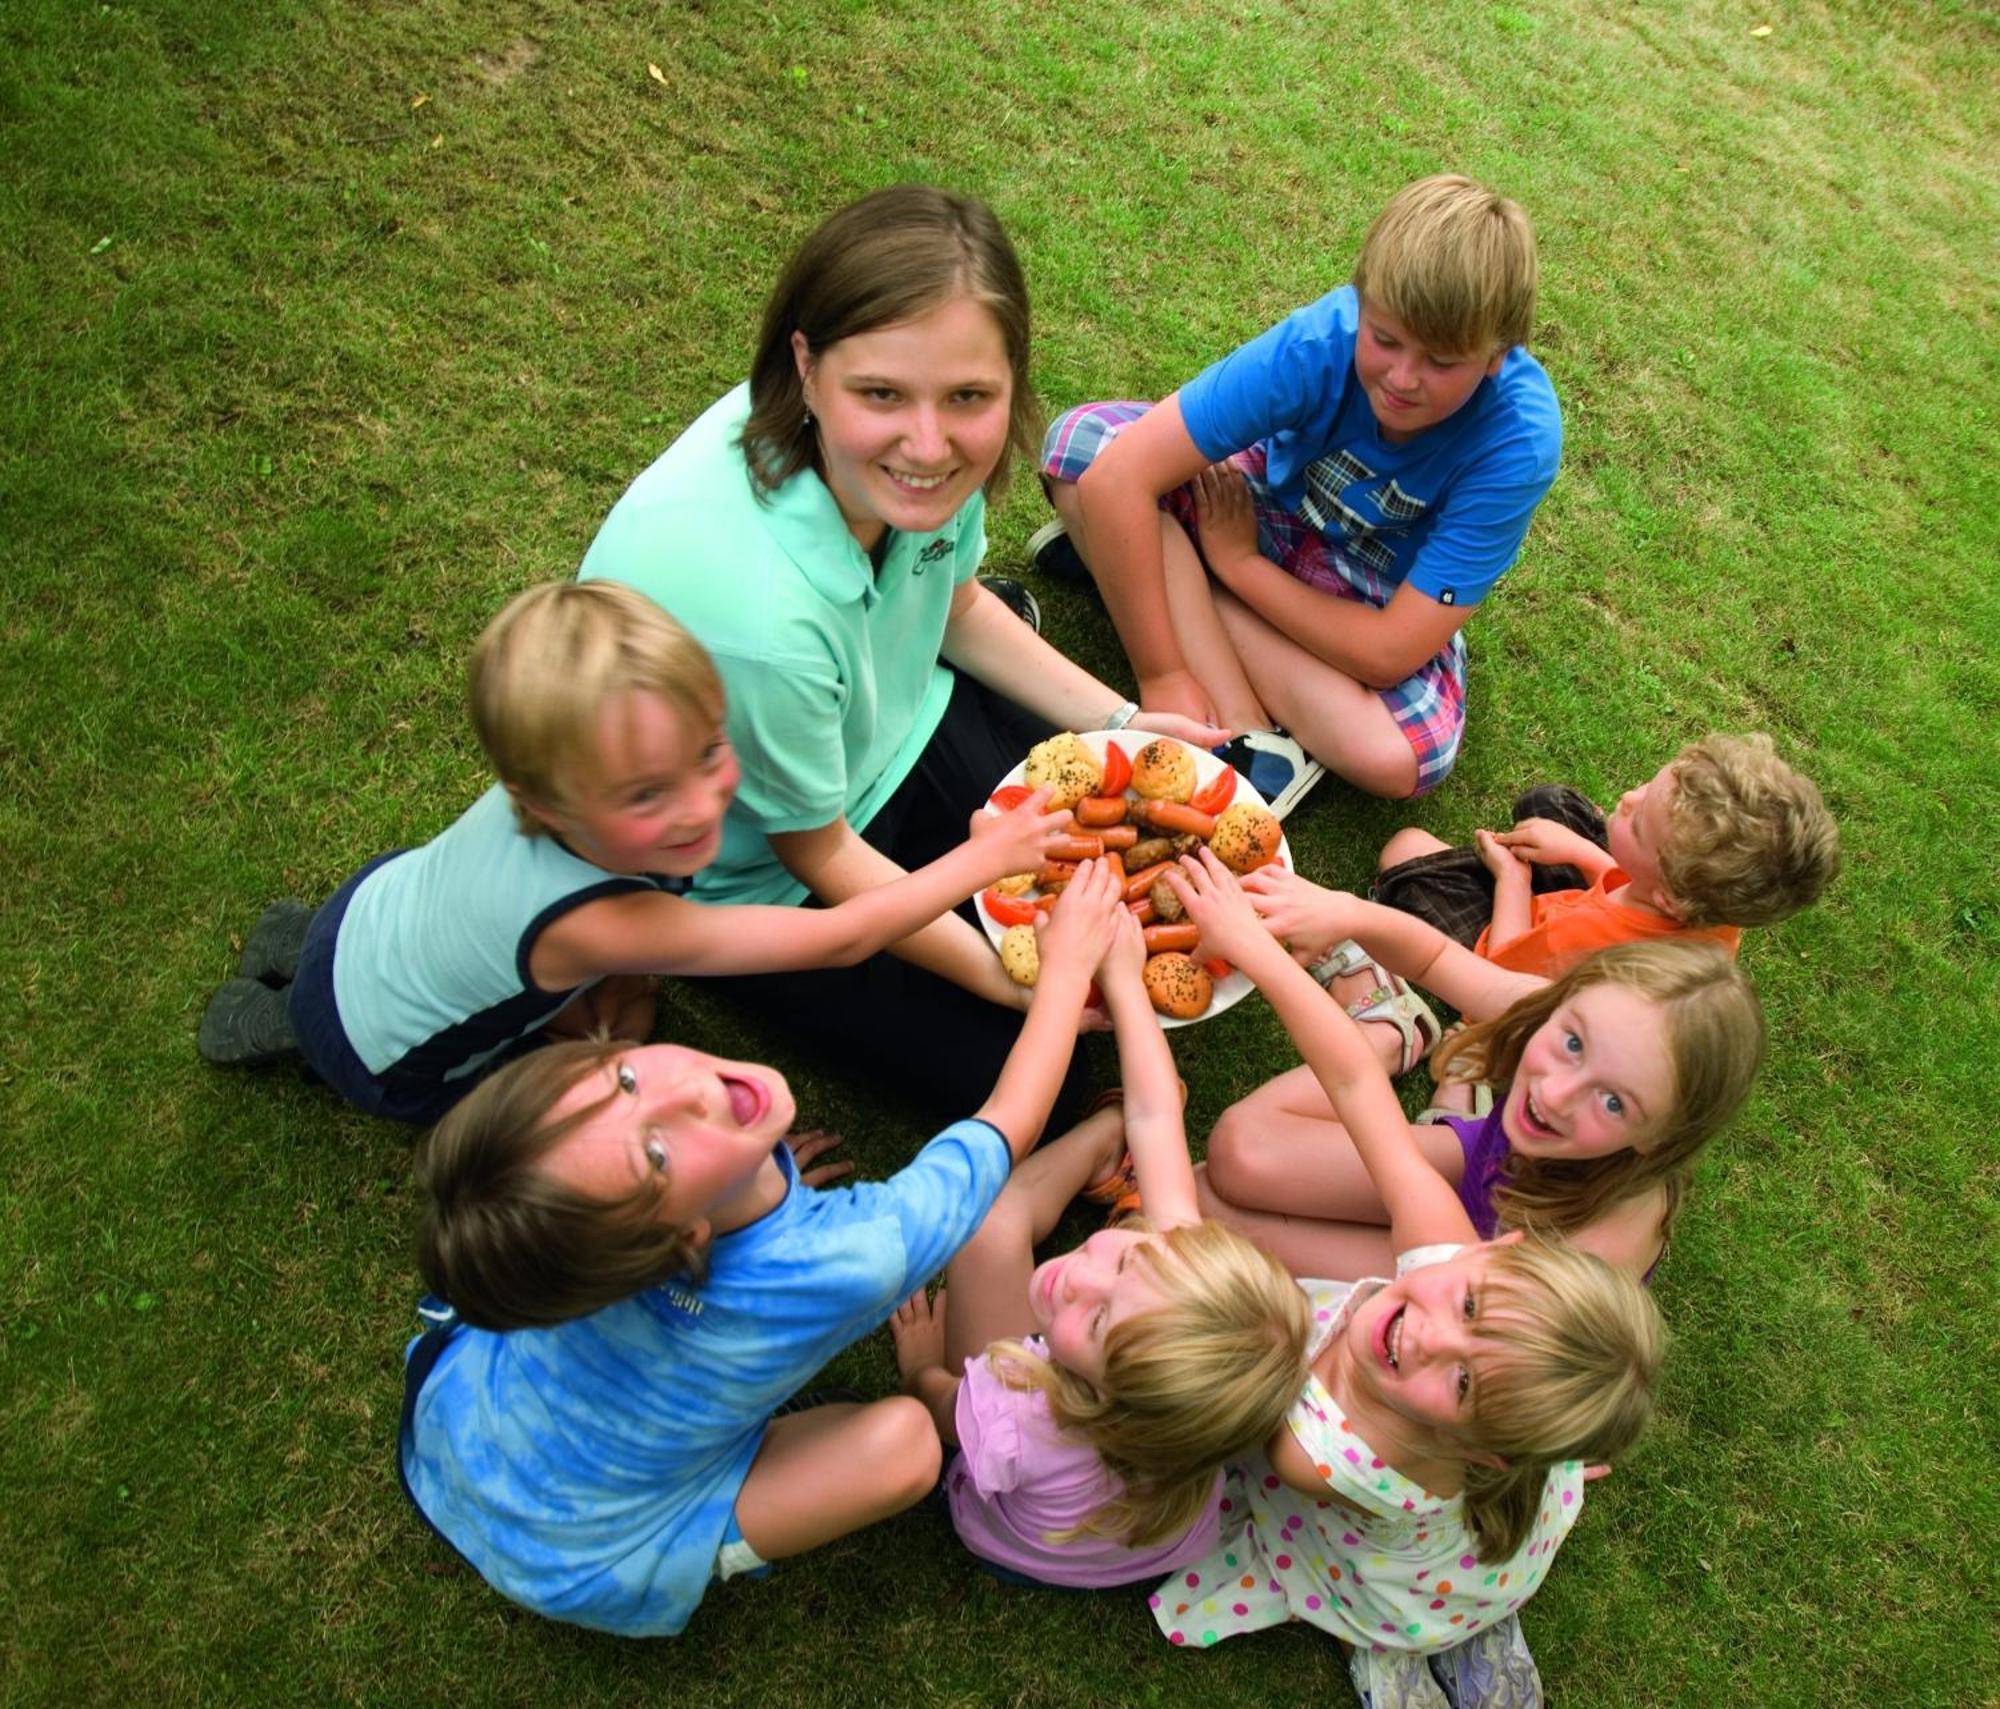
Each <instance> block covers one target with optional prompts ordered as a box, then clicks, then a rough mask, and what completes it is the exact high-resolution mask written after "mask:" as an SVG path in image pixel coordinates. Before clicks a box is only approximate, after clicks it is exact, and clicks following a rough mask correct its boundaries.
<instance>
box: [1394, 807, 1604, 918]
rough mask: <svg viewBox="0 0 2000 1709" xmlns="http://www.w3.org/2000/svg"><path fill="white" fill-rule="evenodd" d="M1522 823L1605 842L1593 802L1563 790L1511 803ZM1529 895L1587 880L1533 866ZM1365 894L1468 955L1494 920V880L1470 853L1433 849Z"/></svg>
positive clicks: (1569, 870)
mask: <svg viewBox="0 0 2000 1709" xmlns="http://www.w3.org/2000/svg"><path fill="white" fill-rule="evenodd" d="M1523 819H1553V820H1554V821H1555V822H1556V823H1557V824H1559V825H1566V826H1568V827H1569V829H1570V830H1572V831H1575V832H1576V833H1577V834H1578V835H1580V836H1584V837H1588V838H1589V839H1590V840H1591V841H1592V842H1593V843H1595V844H1596V845H1597V846H1598V847H1599V848H1605V847H1607V846H1608V845H1607V844H1606V842H1605V840H1604V815H1603V814H1602V813H1601V812H1599V811H1598V809H1597V806H1596V804H1595V803H1594V802H1592V801H1589V800H1587V799H1586V798H1585V797H1584V796H1583V795H1581V794H1580V793H1578V792H1577V791H1576V790H1574V789H1571V788H1569V787H1568V786H1567V785H1566V784H1560V783H1544V784H1538V785H1537V786H1536V787H1535V788H1533V789H1531V790H1529V791H1528V792H1527V793H1526V794H1525V795H1523V796H1521V797H1520V799H1519V800H1517V801H1516V802H1515V803H1514V823H1515V824H1517V825H1518V824H1519V823H1520V822H1521V821H1522V820H1523ZM1533 888H1534V893H1535V894H1536V895H1537V896H1543V895H1546V894H1547V893H1548V892H1550V891H1552V890H1588V889H1589V888H1590V880H1589V879H1587V878H1585V877H1584V875H1583V874H1582V873H1581V872H1579V871H1578V870H1577V869H1576V868H1575V867H1573V866H1538V867H1536V868H1535V869H1534V882H1533ZM1368 894H1369V895H1370V896H1372V897H1373V898H1374V899H1375V900H1376V901H1377V902H1380V903H1382V904H1383V905H1384V906H1386V907H1390V908H1400V909H1401V910H1402V911H1403V912H1404V913H1405V914H1414V915H1416V917H1417V918H1418V919H1420V920H1423V921H1426V922H1428V923H1429V924H1430V925H1433V926H1435V927H1437V929H1438V930H1439V931H1441V932H1443V933H1444V935H1445V936H1446V937H1448V938H1450V939H1452V940H1453V941H1454V942H1455V943H1461V944H1463V945H1465V947H1466V948H1467V949H1470V948H1471V947H1472V946H1473V945H1474V944H1476V943H1477V942H1478V941H1479V934H1480V933H1481V932H1483V931H1485V930H1486V927H1487V925H1488V924H1489V923H1490V922H1491V921H1492V918H1493V874H1492V873H1490V872H1488V871H1487V870H1486V863H1485V862H1484V861H1483V860H1481V859H1480V858H1479V851H1478V850H1477V849H1474V848H1463V849H1438V850H1436V851H1434V852H1433V853H1431V854H1426V855H1418V856H1417V857H1416V858H1415V859H1414V860H1406V861H1403V862H1401V863H1399V864H1398V865H1396V866H1392V867H1390V868H1389V869H1388V870H1387V871H1385V872H1378V873H1377V874H1376V875H1375V882H1374V883H1373V884H1371V885H1370V886H1369V887H1368Z"/></svg>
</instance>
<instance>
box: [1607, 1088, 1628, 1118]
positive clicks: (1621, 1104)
mask: <svg viewBox="0 0 2000 1709" xmlns="http://www.w3.org/2000/svg"><path fill="white" fill-rule="evenodd" d="M1604 1108H1605V1110H1606V1112H1607V1113H1608V1114H1611V1115H1614V1116H1622V1115H1623V1114H1624V1113H1625V1100H1624V1099H1623V1098H1621V1097H1619V1096H1618V1094H1617V1093H1616V1092H1610V1093H1607V1094H1606V1095H1605V1099H1604Z"/></svg>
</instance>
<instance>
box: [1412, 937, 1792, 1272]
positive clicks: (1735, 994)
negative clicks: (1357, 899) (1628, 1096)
mask: <svg viewBox="0 0 2000 1709" xmlns="http://www.w3.org/2000/svg"><path fill="white" fill-rule="evenodd" d="M1593 985H1616V986H1618V987H1620V988H1621V989H1623V990H1627V991H1631V992H1635V993H1636V994H1637V995H1639V996H1641V997H1644V998H1646V999H1647V1000H1648V1001H1650V1002H1652V1003H1653V1004H1654V1005H1656V1006H1657V1007H1658V1009H1659V1010H1660V1042H1661V1047H1662V1048H1663V1049H1664V1050H1665V1051H1666V1053H1667V1061H1668V1067H1669V1070H1670V1071H1671V1073H1672V1076H1673V1096H1672V1100H1671V1103H1670V1105H1669V1108H1668V1110H1667V1111H1666V1114H1665V1116H1664V1119H1663V1120H1662V1121H1661V1123H1660V1124H1659V1126H1658V1129H1657V1131H1656V1132H1654V1133H1653V1134H1651V1135H1650V1136H1648V1137H1647V1139H1646V1140H1645V1144H1644V1149H1641V1148H1640V1147H1638V1146H1628V1147H1627V1148H1626V1149H1625V1150H1623V1151H1614V1152H1611V1153H1610V1154H1608V1155H1606V1156H1603V1157H1593V1158H1587V1159H1584V1158H1559V1157H1521V1156H1510V1157H1509V1158H1508V1160H1507V1162H1506V1164H1505V1166H1504V1169H1503V1171H1502V1174H1501V1182H1500V1187H1499V1190H1498V1191H1497V1192H1496V1193H1495V1194H1494V1200H1493V1202H1494V1208H1495V1210H1496V1211H1497V1212H1498V1213H1499V1218H1500V1224H1501V1226H1502V1227H1503V1228H1524V1229H1528V1230H1530V1231H1531V1232H1534V1233H1539V1234H1570V1233H1574V1232H1575V1231H1576V1230H1577V1229H1579V1228H1582V1227H1583V1226H1584V1225H1585V1224H1586V1223H1590V1222H1594V1221H1595V1220H1596V1219H1597V1218H1598V1217H1600V1216H1602V1215H1603V1214H1604V1213H1605V1212H1606V1211H1608V1210H1609V1209H1610V1208H1611V1207H1612V1206H1613V1205H1616V1204H1619V1203H1621V1202H1622V1201H1623V1200H1626V1199H1630V1198H1634V1197H1637V1196H1638V1195H1639V1194H1641V1193H1645V1192H1649V1191H1651V1190H1652V1189H1653V1188H1654V1187H1656V1186H1658V1187H1662V1188H1664V1189H1665V1191H1666V1208H1665V1210H1664V1211H1663V1212H1662V1213H1661V1217H1660V1238H1661V1240H1662V1241H1664V1240H1665V1239H1666V1237H1667V1232H1668V1230H1669V1228H1670V1227H1671V1226H1672V1224H1673V1219H1674V1215H1675V1213H1676V1212H1677V1211H1678V1210H1679V1209H1680V1203H1681V1197H1682V1195H1683V1193H1685V1191H1686V1190H1687V1183H1688V1180H1689V1178H1690V1176H1691V1175H1692V1174H1693V1170H1694V1160H1695V1157H1696V1155H1697V1154H1698V1153H1699V1152H1700V1150H1701V1148H1702V1147H1703V1146H1704V1145H1706V1144H1707V1143H1708V1141H1709V1140H1710V1139H1711V1138H1712V1137H1713V1136H1714V1135H1715V1134H1716V1133H1717V1132H1719V1131H1720V1130H1721V1128H1722V1127H1723V1125H1724V1124H1725V1123H1726V1122H1727V1121H1728V1120H1729V1118H1730V1117H1731V1116H1733V1115H1734V1114H1735V1113H1736V1109H1737V1106H1738V1105H1739V1104H1741V1103H1742V1102H1743V1099H1744V1097H1745V1096H1746V1095H1747V1094H1748V1092H1749V1090H1750V1085H1751V1082H1752V1081H1754V1080H1755V1079H1756V1078H1757V1068H1758V1065H1759V1064H1760V1063H1761V1062H1762V1061H1763V1059H1764V1012H1763V1010H1762V1008H1761V1007H1760V1006H1759V1004H1758V1002H1757V993H1756V991H1755V989H1754V988H1753V987H1752V986H1751V984H1750V981H1749V980H1748V979H1746V978H1744V976H1743V974H1742V971H1741V970H1740V969H1739V968H1738V967H1737V965H1736V963H1735V962H1734V961H1733V960H1732V959H1731V958H1730V956H1729V955H1728V953H1727V952H1726V951H1724V950H1721V949H1718V948H1717V947H1716V946H1715V945H1714V944H1711V943H1696V942H1690V941H1678V942H1677V941H1672V940H1669V941H1666V942H1654V943H1631V944H1614V945H1612V946H1611V947H1610V948H1608V949H1601V950H1599V951H1598V952H1597V953H1596V954H1595V955H1593V956H1591V957H1589V958H1588V959H1587V960H1585V961H1580V962H1578V963H1577V965H1576V966H1575V967H1573V968H1571V969H1570V970H1569V972H1567V973H1565V974H1564V975H1563V976H1562V977H1561V978H1560V979H1557V980H1555V981H1553V982H1552V983H1550V984H1548V985H1546V986H1544V987H1543V988H1542V989H1541V990H1539V991H1535V992H1531V993H1530V994H1529V995H1528V996H1526V997H1523V998H1522V999H1521V1000H1520V1001H1519V1002H1518V1003H1516V1004H1515V1005H1514V1006H1513V1007H1512V1008H1511V1009H1509V1010H1508V1011H1507V1012H1506V1013H1505V1014H1503V1015H1501V1016H1499V1017H1498V1018H1497V1019H1495V1020H1491V1021H1483V1022H1481V1023H1479V1024H1478V1025H1477V1026H1470V1027H1467V1028H1466V1029H1465V1030H1464V1031H1463V1032H1460V1033H1458V1034H1457V1035H1456V1036H1454V1037H1453V1038H1450V1039H1448V1040H1446V1041H1445V1043H1444V1044H1442V1045H1441V1046H1439V1048H1438V1051H1437V1054H1436V1055H1435V1056H1434V1057H1433V1058H1432V1059H1431V1071H1432V1074H1433V1075H1434V1076H1435V1077H1437V1078H1438V1079H1439V1080H1440V1081H1442V1080H1443V1079H1444V1078H1445V1077H1446V1071H1447V1069H1451V1070H1455V1072H1453V1073H1452V1074H1451V1075H1450V1077H1451V1078H1455V1079H1471V1080H1490V1081H1492V1082H1493V1083H1494V1084H1495V1085H1496V1086H1505V1085H1507V1084H1508V1083H1509V1082H1510V1081H1511V1080H1512V1079H1513V1078H1514V1073H1515V1070H1516V1069H1518V1068H1519V1067H1520V1065H1521V1053H1522V1051H1523V1050H1525V1049H1526V1048H1527V1044H1528V1040H1529V1039H1530V1038H1532V1037H1533V1036H1534V1034H1535V1033H1536V1032H1538V1031H1539V1030H1540V1029H1541V1028H1542V1027H1543V1026H1544V1025H1545V1024H1546V1023H1547V1022H1548V1020H1549V1018H1550V1017H1551V1016H1552V1015H1554V1013H1555V1012H1556V1010H1557V1009H1559V1008H1561V1007H1562V1005H1563V1004H1564V1003H1566V1002H1567V1001H1569V999H1570V998H1572V997H1574V996H1575V995H1576V994H1577V993H1578V992H1579V991H1584V990H1588V989H1589V988H1590V987H1591V986H1593Z"/></svg>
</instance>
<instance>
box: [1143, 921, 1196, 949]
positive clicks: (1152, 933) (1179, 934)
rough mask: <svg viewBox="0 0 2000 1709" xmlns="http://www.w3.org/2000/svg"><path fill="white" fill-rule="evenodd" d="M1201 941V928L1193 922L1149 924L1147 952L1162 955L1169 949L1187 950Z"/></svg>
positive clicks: (1147, 929)
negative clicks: (1163, 924)
mask: <svg viewBox="0 0 2000 1709" xmlns="http://www.w3.org/2000/svg"><path fill="white" fill-rule="evenodd" d="M1200 942H1201V928H1200V927H1199V926H1196V925H1192V924H1184V925H1179V926H1148V927H1147V928H1146V953H1147V954H1148V955H1160V954H1162V953H1164V952H1165V951H1167V950H1170V949H1177V950H1180V951H1182V952H1186V951H1188V950H1191V949H1193V948H1194V946H1195V945H1196V944H1198V943H1200Z"/></svg>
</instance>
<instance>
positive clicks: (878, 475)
mask: <svg viewBox="0 0 2000 1709" xmlns="http://www.w3.org/2000/svg"><path fill="white" fill-rule="evenodd" d="M792 355H793V359H794V360H795V361H796V362H797V363H798V368H799V378H800V380H801V382H802V383H803V386H804V391H805V400H806V408H807V409H809V410H811V411H812V413H813V416H814V418H815V420H816V421H817V422H818V424H819V445H820V461H821V463H822V465H823V472H824V475H825V479H826V484H827V488H828V490H829V491H830V492H831V493H832V494H833V498H834V502H835V503H836V504H837V505H839V506H840V514H841V516H842V517H843V518H844V519H845V521H846V523H847V527H848V531H849V532H850V533H852V534H853V536H854V538H855V539H856V541H858V542H859V543H860V545H861V547H862V549H863V550H865V551H872V550H873V549H874V547H875V545H876V543H877V542H878V541H879V540H880V539H881V538H882V535H883V532H884V530H885V529H890V528H895V529H900V530H901V531H902V532H904V533H906V534H926V533H929V532H931V531H932V530H934V529H938V528H942V527H943V526H944V525H945V524H946V523H947V522H949V521H950V520H951V519H952V517H953V516H955V515H956V514H957V513H958V511H959V509H960V508H961V507H962V506H963V505H964V503H965V501H966V500H967V499H969V498H971V497H972V495H973V494H974V493H975V492H977V491H979V489H980V488H981V487H983V486H985V484H986V481H987V478H988V477H989V476H990V475H991V474H992V473H993V471H994V469H995V468H996V467H998V465H999V462H1000V459H1001V458H1002V457H1003V456H1005V455H1006V452H1007V432H1008V428H1009V425H1010V422H1011V415H1010V410H1011V408H1012V405H1013V397H1014V380H1013V370H1012V368H1011V367H1010V366H1009V365H1008V361H1007V344H1006V340H1005V338H1004V337H1003V336H1002V335H1001V331H1000V323H999V322H998V321H996V320H995V319H994V318H993V315H992V313H991V311H989V310H988V309H987V308H986V307H985V306H984V305H983V304H981V303H979V302H976V301H975V300H974V299H972V298H971V297H953V298H951V299H950V300H949V301H948V302H944V303H941V304H939V305H938V306H937V307H936V308H934V309H932V310H930V311H929V312H928V313H926V314H921V315H918V316H916V317H915V318H914V319H912V320H906V321H898V322H896V323H895V324H894V325H892V326H882V327H877V328H876V329H875V330H874V331H872V332H858V333H855V334H854V335H853V336H852V337H851V338H843V339H841V340H840V341H839V342H838V343H835V344H831V345H828V346H827V347H826V348H825V349H823V350H818V351H814V350H809V349H808V348H807V347H806V342H805V335H804V334H803V333H794V334H793V335H792Z"/></svg>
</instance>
